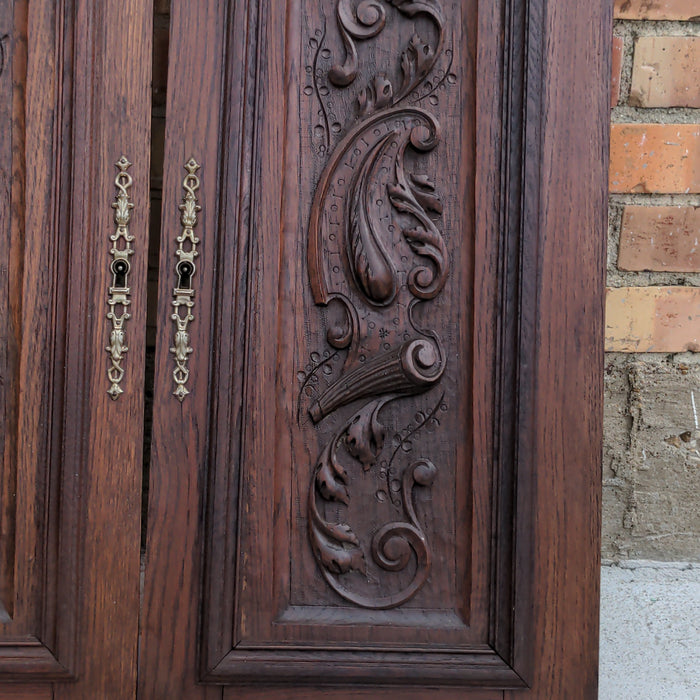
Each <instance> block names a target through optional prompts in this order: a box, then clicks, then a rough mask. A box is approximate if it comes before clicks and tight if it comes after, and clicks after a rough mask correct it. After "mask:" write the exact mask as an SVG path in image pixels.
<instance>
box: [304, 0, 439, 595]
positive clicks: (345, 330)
mask: <svg viewBox="0 0 700 700" xmlns="http://www.w3.org/2000/svg"><path fill="white" fill-rule="evenodd" d="M335 19H336V25H337V32H338V35H339V39H340V42H339V44H340V45H342V47H343V49H342V51H343V52H344V53H343V54H342V55H339V56H337V57H335V59H334V60H333V62H332V64H331V65H330V67H329V69H328V70H327V74H326V75H325V76H323V75H320V72H319V69H318V67H317V63H318V57H319V55H321V56H322V55H323V52H324V51H325V52H326V55H328V54H329V53H330V51H329V50H328V49H327V48H324V42H326V40H327V37H328V36H330V35H332V28H331V27H330V26H329V27H324V29H323V30H322V31H319V32H317V33H316V37H315V38H312V39H311V40H310V42H311V46H315V47H316V52H315V56H314V64H313V80H314V90H315V92H316V97H317V99H318V101H319V103H320V105H321V109H320V110H319V114H320V115H321V117H322V124H321V125H320V127H317V128H320V129H321V131H323V133H324V139H323V141H324V143H323V145H322V146H321V151H320V152H321V153H326V154H327V155H328V159H327V161H326V163H325V167H324V170H323V172H322V174H321V176H320V178H319V180H318V183H317V186H316V189H315V193H314V198H313V203H312V206H311V214H310V224H309V231H308V268H309V276H310V284H311V289H312V293H313V298H314V301H315V303H316V304H317V305H318V306H319V307H330V306H334V307H339V309H340V310H341V311H340V316H338V314H337V313H334V314H332V316H333V318H340V320H336V321H334V322H332V323H330V324H329V327H328V330H327V343H328V345H329V346H330V349H328V348H324V349H323V350H321V351H320V352H319V353H317V355H318V357H319V358H320V357H321V356H322V355H321V353H324V354H323V357H324V359H323V360H319V361H318V363H317V365H316V366H315V367H313V368H312V369H311V371H310V372H309V373H301V375H300V379H302V392H301V394H300V398H299V401H300V406H301V405H302V403H304V402H305V403H304V406H305V410H304V415H308V418H307V422H308V424H309V429H317V430H319V433H318V434H319V435H320V436H322V439H325V440H326V443H325V446H324V447H322V449H321V452H320V454H319V455H318V458H317V461H316V465H315V468H314V472H313V476H312V479H311V484H310V488H309V492H308V533H309V539H310V544H311V547H312V550H313V553H314V556H315V558H316V561H317V563H318V566H319V568H320V571H321V573H322V574H323V576H324V578H325V580H326V581H327V582H328V584H329V585H330V586H331V588H332V589H333V590H335V591H336V592H337V593H338V594H339V595H340V596H342V598H344V599H345V600H347V601H349V602H351V603H354V604H356V605H359V606H362V607H365V608H373V609H387V608H393V607H396V606H399V605H401V604H403V603H405V602H406V601H408V600H409V599H410V598H412V597H413V596H414V595H415V594H416V593H417V592H418V591H419V590H420V589H421V587H422V586H423V584H424V583H425V581H426V579H427V578H428V576H429V574H430V567H431V546H430V539H429V536H428V535H427V534H426V533H425V532H424V531H423V527H422V525H421V523H420V521H419V517H418V515H417V513H416V509H415V507H414V494H415V490H416V489H426V488H429V487H430V486H431V485H432V483H433V480H434V478H435V476H436V474H437V472H438V465H436V464H434V463H433V462H432V461H431V456H430V455H416V454H408V450H404V449H402V447H405V445H407V444H410V443H409V442H408V438H405V442H404V438H398V442H397V438H396V436H399V435H400V434H401V432H400V426H398V425H385V417H384V414H385V413H386V412H387V411H386V409H387V407H388V406H389V404H392V405H393V406H394V409H393V410H392V411H391V416H393V417H394V420H396V416H397V415H400V414H402V413H404V412H405V414H406V416H407V420H408V421H410V420H411V418H413V419H414V423H413V428H410V429H408V431H406V432H405V433H404V434H411V431H413V432H414V433H418V432H419V431H420V430H421V429H422V428H423V427H424V426H425V425H428V424H430V425H431V426H433V427H434V426H435V425H436V424H437V422H438V421H437V418H436V416H437V414H438V413H439V412H440V411H443V410H445V409H446V406H445V404H444V401H443V397H444V392H443V393H441V392H440V388H439V384H440V381H441V378H442V377H443V374H444V371H445V367H446V363H447V360H448V358H447V357H446V355H445V350H444V348H443V345H442V342H441V340H440V336H439V335H438V333H437V332H436V330H435V329H431V328H425V327H423V326H422V325H421V324H420V323H419V322H418V321H417V314H416V306H417V305H418V304H426V303H430V301H431V300H433V299H435V298H436V297H437V296H438V295H439V294H440V292H441V291H442V289H443V287H444V286H445V283H446V280H447V277H448V272H449V263H448V253H447V249H446V245H445V241H444V239H443V235H442V233H441V230H440V226H439V220H440V216H441V214H442V202H441V200H440V198H439V196H438V194H437V190H436V185H435V184H434V183H433V181H432V179H431V178H429V177H427V176H426V175H424V174H418V173H416V172H413V171H412V170H413V169H414V168H415V164H416V162H417V159H419V158H420V157H421V155H422V154H427V153H429V152H431V151H433V149H435V148H436V146H437V145H438V143H439V141H440V126H439V124H438V120H437V117H436V116H435V115H434V114H433V113H431V112H430V111H429V110H427V109H425V108H424V107H423V106H421V105H420V104H419V103H420V102H421V101H422V100H423V99H424V98H425V97H427V96H428V94H429V93H430V90H431V89H432V88H433V84H434V83H436V82H437V78H435V76H433V75H432V73H433V71H434V70H435V66H436V61H437V60H438V58H440V57H441V56H443V55H444V53H446V52H443V43H444V36H443V35H444V28H445V20H444V17H443V14H442V9H441V6H440V4H439V2H437V0H422V1H420V2H405V1H403V2H402V1H401V0H391V1H390V2H379V1H378V0H363V1H361V2H359V3H358V2H355V1H354V0H338V2H337V3H336V8H335ZM419 20H420V22H421V26H423V27H425V26H426V20H428V22H427V26H429V27H430V26H432V29H431V30H430V32H429V34H430V36H429V37H425V38H421V36H419V35H418V33H417V31H416V28H415V27H416V24H417V22H418V21H419ZM390 24H392V26H393V27H394V29H395V30H396V31H398V32H399V33H400V36H405V40H402V43H403V50H402V52H401V53H400V55H397V56H396V59H395V60H396V64H397V66H394V67H392V69H393V68H398V75H399V79H398V80H396V79H395V80H394V82H392V81H391V80H390V79H389V78H387V76H386V75H384V74H382V73H379V72H377V73H376V74H375V75H373V76H372V77H371V79H370V81H369V82H368V83H367V84H365V85H363V86H361V87H360V88H359V89H358V90H357V92H356V99H355V109H356V116H355V119H354V121H350V122H349V126H348V127H347V130H346V133H345V134H344V135H343V134H342V133H341V134H340V136H339V139H338V142H337V144H336V145H335V146H334V147H332V146H331V143H332V140H333V139H332V138H331V131H332V130H333V131H335V132H336V133H337V132H338V131H340V124H339V122H337V121H335V120H334V119H333V117H334V115H333V113H332V111H331V106H329V105H330V100H329V99H325V97H324V93H325V94H328V92H329V87H328V85H330V86H332V89H335V90H340V91H347V90H349V89H353V88H352V87H351V86H353V84H354V83H355V81H356V80H357V78H358V75H359V74H360V73H361V66H360V64H359V57H358V56H359V54H358V42H367V41H369V40H374V41H381V35H382V32H383V31H384V29H385V27H386V26H389V25H390ZM397 27H398V29H396V28H397ZM448 68H449V67H448ZM442 75H443V79H444V76H446V75H447V72H446V71H445V70H442ZM429 77H432V79H433V83H427V81H428V78H429ZM321 82H323V85H324V89H323V90H321V89H320V88H319V84H320V83H321ZM424 83H426V84H425V85H423V84H424ZM307 94H310V91H309V93H307ZM433 103H434V102H430V104H433ZM329 124H330V126H329ZM333 127H335V129H333ZM330 317H331V316H330V315H329V314H328V313H327V312H323V318H330ZM420 317H421V318H422V319H425V318H426V314H425V313H421V315H420ZM427 317H429V315H428V316H427ZM339 356H340V357H342V358H343V360H342V362H340V361H339V360H338V358H339ZM321 371H322V372H323V374H324V375H325V378H326V387H325V388H324V389H322V390H321V389H318V390H317V391H315V392H314V395H313V399H312V400H309V399H306V398H305V397H306V396H309V393H308V384H309V382H310V381H311V380H312V379H315V378H316V376H315V375H316V373H317V372H321ZM433 389H435V392H434V393H435V397H436V398H435V399H434V401H435V407H434V408H433V409H432V410H431V411H428V412H427V413H426V412H425V411H423V410H422V409H421V408H420V406H419V405H417V404H416V403H415V399H414V398H412V397H416V396H417V395H420V394H424V393H426V392H429V391H431V390H433ZM305 392H306V394H305ZM351 405H352V409H351V412H350V413H349V414H348V413H347V412H346V413H343V414H342V415H343V418H342V419H341V420H340V423H339V425H338V427H337V428H335V429H334V430H333V431H331V432H330V433H329V432H328V430H325V431H324V427H323V426H324V421H326V420H330V421H331V422H333V420H334V418H333V417H335V416H337V415H338V412H339V411H342V409H343V407H345V406H348V407H349V406H351ZM421 405H422V404H421ZM300 416H301V413H300ZM345 416H349V417H347V418H346V417H345ZM336 422H337V421H336ZM404 425H405V423H404ZM314 426H316V427H315V428H314ZM387 435H393V436H394V440H393V442H391V443H390V442H389V441H388V440H387ZM380 455H383V456H384V457H383V462H384V463H385V464H386V465H387V466H386V467H384V468H382V469H380V468H379V466H378V462H379V458H380ZM357 467H361V470H360V472H359V474H361V473H362V472H363V471H364V472H369V473H371V474H372V475H373V476H374V478H376V479H377V480H378V481H379V485H378V487H377V488H378V490H377V493H378V494H384V497H385V498H387V499H391V504H393V506H394V507H395V512H396V513H397V515H400V516H401V518H400V519H398V520H395V521H390V522H387V523H385V524H384V525H380V526H377V527H374V531H373V533H371V534H370V535H369V536H367V535H366V536H365V541H363V540H362V539H361V538H360V536H359V535H358V533H357V532H356V531H355V529H354V528H353V525H352V524H351V523H348V522H345V521H344V520H343V507H344V506H348V505H349V503H350V499H351V498H352V490H353V480H354V479H355V478H358V477H359V475H358V471H357ZM384 482H386V483H384ZM380 500H381V498H380ZM366 505H367V508H368V509H371V508H372V504H371V503H367V504H366ZM370 563H371V567H372V571H371V572H370ZM357 573H359V574H361V575H362V577H364V580H366V581H369V580H370V579H372V580H373V581H374V583H373V585H372V586H369V585H364V583H363V579H358V578H357V576H356V575H355V574H357ZM392 574H399V576H398V578H394V579H393V580H392V578H391V576H392ZM377 578H380V579H381V580H380V582H379V584H376V579H377ZM384 579H386V581H385V580H384Z"/></svg>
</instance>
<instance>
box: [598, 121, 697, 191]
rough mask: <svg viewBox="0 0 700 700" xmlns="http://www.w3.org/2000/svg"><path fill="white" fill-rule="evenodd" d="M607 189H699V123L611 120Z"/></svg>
mask: <svg viewBox="0 0 700 700" xmlns="http://www.w3.org/2000/svg"><path fill="white" fill-rule="evenodd" d="M610 191H611V192H613V193H621V192H668V193H689V192H693V193H695V192H700V125H699V124H613V125H612V129H611V133H610Z"/></svg>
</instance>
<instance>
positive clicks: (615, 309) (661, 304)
mask: <svg viewBox="0 0 700 700" xmlns="http://www.w3.org/2000/svg"><path fill="white" fill-rule="evenodd" d="M605 349H606V351H608V352H687V351H691V352H700V288H698V287H621V288H614V289H608V290H607V295H606V311H605Z"/></svg>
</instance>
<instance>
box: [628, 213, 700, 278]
mask: <svg viewBox="0 0 700 700" xmlns="http://www.w3.org/2000/svg"><path fill="white" fill-rule="evenodd" d="M699 239H700V208H698V207H644V206H630V207H625V212H624V215H623V217H622V230H621V232H620V252H619V254H618V259H617V266H618V267H619V268H620V269H621V270H635V271H637V270H655V271H666V272H700V245H698V242H699Z"/></svg>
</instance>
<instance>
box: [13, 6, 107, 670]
mask: <svg viewBox="0 0 700 700" xmlns="http://www.w3.org/2000/svg"><path fill="white" fill-rule="evenodd" d="M18 5H19V4H18ZM25 11H26V12H27V26H28V32H29V36H28V40H27V46H26V48H27V68H26V113H27V117H26V119H27V120H26V123H25V136H26V139H27V144H28V145H27V149H26V152H25V154H24V157H25V163H24V164H23V165H24V166H25V167H28V168H29V169H31V170H32V171H33V172H34V173H35V174H36V180H33V181H32V182H27V183H26V185H25V191H26V192H27V193H31V196H29V195H28V196H27V201H26V203H27V206H26V207H25V211H24V212H23V213H22V217H23V221H22V225H23V226H24V227H25V230H26V231H23V232H22V234H23V244H24V248H23V255H24V257H25V259H26V258H27V257H29V258H30V259H33V260H35V264H34V267H33V268H32V270H33V272H34V274H29V272H28V270H27V268H25V270H24V271H23V273H24V277H23V280H22V284H23V297H24V302H23V307H22V325H23V326H24V327H26V328H27V329H29V331H30V332H29V333H25V334H24V335H23V342H22V346H23V347H22V348H21V350H20V353H21V357H22V363H21V366H20V374H21V377H22V378H23V379H22V381H23V382H24V384H23V387H22V388H23V400H22V403H21V405H20V411H19V416H18V421H19V424H20V430H23V431H24V433H26V434H25V435H24V440H23V441H22V442H21V443H19V444H18V453H17V454H18V460H19V464H20V469H21V472H20V476H21V478H20V479H19V483H18V497H19V496H20V495H22V497H23V498H24V499H26V500H28V501H29V502H30V503H32V504H33V505H32V508H31V509H30V510H29V511H28V513H29V515H28V517H30V518H32V522H26V523H24V522H23V523H22V524H21V529H20V531H21V534H20V535H18V547H20V546H23V547H31V548H32V549H33V550H38V552H39V554H38V556H36V557H34V556H29V555H22V554H20V553H19V552H18V554H17V557H18V559H17V561H18V564H17V566H18V567H21V568H17V572H16V580H17V581H18V593H17V595H18V599H19V597H20V596H21V599H22V606H21V609H20V607H19V606H18V609H17V617H16V618H15V619H14V620H12V621H11V622H10V623H9V624H5V625H4V630H3V631H4V632H5V638H4V639H3V638H0V678H1V679H3V680H11V681H21V682H33V683H41V682H50V681H57V680H63V681H65V680H71V679H74V678H75V677H76V676H77V673H78V668H77V661H78V655H79V651H78V635H79V619H78V617H79V605H78V599H79V595H80V580H79V573H78V564H79V560H80V552H81V547H82V545H81V542H82V541H84V540H83V539H82V538H81V537H80V503H81V496H80V482H81V476H80V473H79V472H80V471H81V470H80V468H78V467H76V468H73V467H74V466H75V465H73V464H71V465H70V467H69V468H66V465H67V464H68V463H70V462H71V461H72V460H74V459H79V458H80V455H81V454H82V447H81V437H80V436H82V435H84V434H85V426H86V421H87V420H89V412H88V411H87V409H86V408H84V407H83V403H84V402H83V399H84V396H85V394H84V382H85V376H86V375H85V369H86V367H87V366H88V365H89V362H87V361H86V359H85V358H86V354H85V353H84V351H81V350H80V348H83V346H84V345H85V344H86V343H89V342H90V334H89V333H87V332H86V331H85V326H86V324H87V323H88V322H87V321H86V320H85V318H84V317H83V316H82V315H80V314H78V315H77V317H71V316H69V313H68V310H69V308H70V307H71V304H75V303H76V300H77V298H78V297H80V298H82V297H84V295H85V292H86V289H87V285H86V283H85V280H84V279H83V276H82V275H75V274H74V272H75V270H76V269H78V270H79V269H80V268H81V266H84V264H85V260H84V256H83V255H82V251H83V250H84V246H85V243H84V241H83V240H82V237H81V235H80V234H81V233H82V230H81V228H80V227H79V226H78V225H76V222H77V219H76V220H74V219H73V217H74V216H76V215H75V213H74V211H73V209H74V207H73V206H71V204H72V203H73V202H74V201H75V199H76V198H80V197H81V196H82V193H81V192H79V191H78V190H79V186H78V185H76V184H75V183H76V182H80V180H79V178H78V177H77V176H76V163H80V159H82V158H84V157H85V152H84V149H78V148H76V146H75V139H74V134H75V132H76V130H77V129H78V128H79V127H78V126H76V122H80V123H81V124H82V125H84V124H85V123H89V122H90V119H91V105H92V104H93V99H92V95H93V91H94V89H95V87H94V85H93V83H92V82H91V81H89V80H86V81H82V82H81V81H80V80H79V79H78V77H77V76H81V75H90V74H91V61H90V55H91V54H90V51H91V47H92V46H93V45H94V44H95V42H96V36H95V33H96V28H97V27H98V26H99V22H98V20H96V19H95V13H96V12H98V13H99V9H96V8H94V7H91V6H90V5H88V4H85V3H84V2H83V1H82V0H60V1H59V2H55V0H51V1H50V2H49V0H44V1H43V2H41V3H39V2H37V3H29V4H28V5H27V6H25ZM81 44H82V45H83V47H84V50H82V51H81V50H78V49H77V48H76V47H78V46H80V45H81ZM47 54H49V56H47ZM49 59H50V60H49ZM77 104H80V105H81V106H83V107H84V109H80V110H76V109H75V105H77ZM78 113H79V115H80V116H79V118H78V117H77V116H76V115H77V114H78ZM59 183H60V185H59ZM80 184H84V183H80ZM42 187H43V188H44V189H43V190H42V189H41V188H42ZM42 197H43V198H44V199H43V200H41V198H42ZM39 200H41V201H39ZM37 265H39V266H40V268H39V269H40V271H39V272H37ZM72 273H73V274H72ZM75 308H79V306H76V307H75ZM88 357H89V356H88ZM71 358H72V359H71ZM76 368H78V371H76ZM32 408H34V409H35V410H34V411H33V412H32V411H30V409H32ZM67 416H70V419H67ZM33 431H34V432H33ZM32 435H33V436H34V437H32ZM30 474H31V475H30ZM30 489H31V492H30ZM20 556H21V557H22V563H21V564H20V563H19V562H20V559H19V557H20ZM25 632H31V634H30V635H28V636H25V637H24V638H23V639H21V641H18V638H19V636H22V634H24V633H25ZM18 633H20V634H19V636H18Z"/></svg>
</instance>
